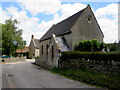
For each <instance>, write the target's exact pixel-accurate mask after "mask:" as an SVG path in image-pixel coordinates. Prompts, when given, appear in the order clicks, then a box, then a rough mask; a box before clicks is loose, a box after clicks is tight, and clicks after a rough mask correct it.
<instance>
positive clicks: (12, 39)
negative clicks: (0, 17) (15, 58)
mask: <svg viewBox="0 0 120 90" xmlns="http://www.w3.org/2000/svg"><path fill="white" fill-rule="evenodd" d="M17 24H18V21H17V20H16V19H15V20H12V19H11V18H10V19H9V20H6V21H5V24H2V53H3V54H5V55H13V54H14V53H15V51H16V49H18V48H22V47H24V46H25V45H26V41H23V38H22V29H18V28H17V27H16V25H17Z"/></svg>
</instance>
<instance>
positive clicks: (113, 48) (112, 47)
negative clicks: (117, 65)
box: [108, 42, 120, 52]
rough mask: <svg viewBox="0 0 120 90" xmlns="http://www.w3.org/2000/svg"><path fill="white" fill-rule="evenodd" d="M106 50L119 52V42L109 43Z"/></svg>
mask: <svg viewBox="0 0 120 90" xmlns="http://www.w3.org/2000/svg"><path fill="white" fill-rule="evenodd" d="M108 48H109V49H110V51H112V52H115V51H120V42H119V43H111V44H108Z"/></svg>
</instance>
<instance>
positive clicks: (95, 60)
mask: <svg viewBox="0 0 120 90" xmlns="http://www.w3.org/2000/svg"><path fill="white" fill-rule="evenodd" d="M119 60H120V53H108V54H107V53H105V55H104V53H103V54H102V53H101V55H100V54H98V53H82V52H81V53H78V54H77V53H74V52H73V53H71V54H70V53H63V54H62V56H61V60H60V63H59V66H60V68H64V69H77V70H79V69H82V70H92V71H97V72H102V73H106V74H111V75H112V74H114V75H120V61H119Z"/></svg>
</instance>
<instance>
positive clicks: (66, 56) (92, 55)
mask: <svg viewBox="0 0 120 90" xmlns="http://www.w3.org/2000/svg"><path fill="white" fill-rule="evenodd" d="M82 58H84V59H86V60H87V59H91V60H97V61H106V60H107V61H108V60H110V61H112V60H114V61H119V60H120V52H107V53H104V52H76V51H75V52H74V51H73V52H62V56H61V59H62V60H63V61H65V60H70V59H82Z"/></svg>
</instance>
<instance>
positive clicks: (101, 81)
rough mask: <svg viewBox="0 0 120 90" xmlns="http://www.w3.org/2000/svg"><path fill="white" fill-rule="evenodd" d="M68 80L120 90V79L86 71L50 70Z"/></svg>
mask: <svg viewBox="0 0 120 90" xmlns="http://www.w3.org/2000/svg"><path fill="white" fill-rule="evenodd" d="M51 71H52V72H53V73H57V74H60V75H63V76H66V77H68V78H71V79H74V80H77V81H81V82H84V83H86V84H90V85H96V86H98V87H105V88H109V89H116V90H120V77H119V76H113V75H106V74H103V73H100V72H94V71H87V70H69V69H58V68H54V69H52V70H51Z"/></svg>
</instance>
